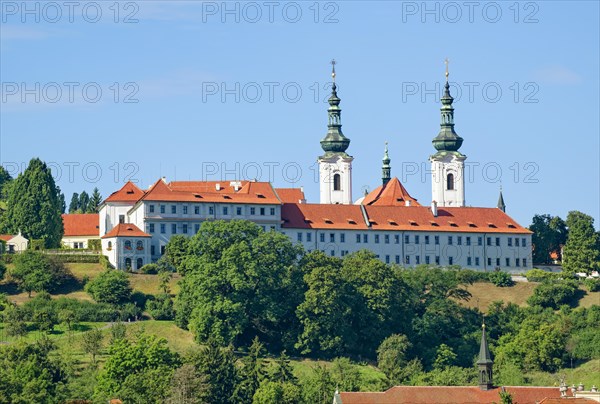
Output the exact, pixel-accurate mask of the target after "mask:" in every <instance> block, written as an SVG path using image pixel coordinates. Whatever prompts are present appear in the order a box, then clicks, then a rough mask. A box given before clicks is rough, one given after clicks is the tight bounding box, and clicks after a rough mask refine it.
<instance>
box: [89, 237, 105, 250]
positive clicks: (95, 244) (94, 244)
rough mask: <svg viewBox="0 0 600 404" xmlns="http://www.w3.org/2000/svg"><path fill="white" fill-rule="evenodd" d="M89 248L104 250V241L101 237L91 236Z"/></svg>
mask: <svg viewBox="0 0 600 404" xmlns="http://www.w3.org/2000/svg"><path fill="white" fill-rule="evenodd" d="M88 248H89V249H90V250H94V251H100V250H102V242H101V241H100V239H97V238H91V239H89V240H88Z"/></svg>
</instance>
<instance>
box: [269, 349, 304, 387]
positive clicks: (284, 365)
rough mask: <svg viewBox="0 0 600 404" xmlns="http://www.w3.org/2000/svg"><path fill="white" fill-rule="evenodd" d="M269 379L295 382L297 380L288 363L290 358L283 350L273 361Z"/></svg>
mask: <svg viewBox="0 0 600 404" xmlns="http://www.w3.org/2000/svg"><path fill="white" fill-rule="evenodd" d="M269 379H270V380H272V381H274V382H281V383H288V382H289V383H292V384H297V382H298V380H297V379H296V376H294V369H293V368H292V365H290V358H289V356H287V354H286V353H285V350H284V351H282V352H281V354H280V355H279V357H278V358H277V360H276V361H275V364H274V366H273V371H272V372H271V375H270V377H269Z"/></svg>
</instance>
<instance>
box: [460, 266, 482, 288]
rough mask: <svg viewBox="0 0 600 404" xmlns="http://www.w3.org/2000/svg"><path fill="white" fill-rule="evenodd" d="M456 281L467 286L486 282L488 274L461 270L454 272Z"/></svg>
mask: <svg viewBox="0 0 600 404" xmlns="http://www.w3.org/2000/svg"><path fill="white" fill-rule="evenodd" d="M456 280H458V281H459V282H460V283H467V284H473V283H475V282H486V281H488V274H487V273H486V272H481V271H474V270H472V269H461V270H459V271H457V272H456Z"/></svg>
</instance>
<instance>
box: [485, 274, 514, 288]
mask: <svg viewBox="0 0 600 404" xmlns="http://www.w3.org/2000/svg"><path fill="white" fill-rule="evenodd" d="M488 279H489V281H490V282H492V283H493V284H494V285H496V286H499V287H501V288H503V287H507V286H513V285H514V284H515V282H514V281H513V280H512V277H511V276H510V274H509V273H508V272H502V271H494V272H490V273H488Z"/></svg>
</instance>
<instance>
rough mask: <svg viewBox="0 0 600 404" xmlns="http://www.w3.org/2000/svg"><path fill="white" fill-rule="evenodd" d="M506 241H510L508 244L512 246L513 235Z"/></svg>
mask: <svg viewBox="0 0 600 404" xmlns="http://www.w3.org/2000/svg"><path fill="white" fill-rule="evenodd" d="M506 241H508V246H509V247H512V237H509V238H507V239H506Z"/></svg>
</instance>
